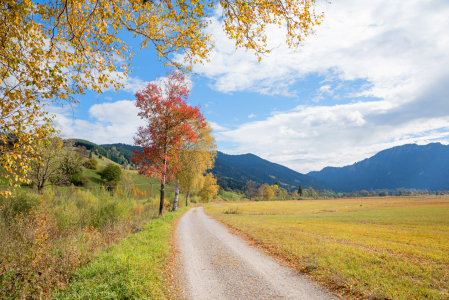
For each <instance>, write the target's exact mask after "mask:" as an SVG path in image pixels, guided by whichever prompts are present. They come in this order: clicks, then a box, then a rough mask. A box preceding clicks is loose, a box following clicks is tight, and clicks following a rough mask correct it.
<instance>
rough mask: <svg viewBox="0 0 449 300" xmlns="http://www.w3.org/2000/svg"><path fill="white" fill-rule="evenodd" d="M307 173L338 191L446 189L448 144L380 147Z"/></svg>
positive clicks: (448, 172) (448, 169)
mask: <svg viewBox="0 0 449 300" xmlns="http://www.w3.org/2000/svg"><path fill="white" fill-rule="evenodd" d="M307 175H310V176H312V177H315V178H317V179H319V180H322V181H325V182H327V183H329V184H331V185H334V186H337V187H338V189H339V190H340V191H347V192H348V191H356V190H376V189H400V188H402V189H423V190H426V189H428V190H432V191H434V190H446V189H449V146H445V145H442V144H440V143H431V144H427V145H422V146H421V145H416V144H407V145H402V146H397V147H393V148H390V149H386V150H383V151H380V152H379V153H377V154H376V155H374V156H372V157H370V158H367V159H364V160H362V161H360V162H357V163H355V164H352V165H350V166H345V167H340V168H336V167H326V168H324V169H322V170H321V171H314V172H309V173H308V174H307Z"/></svg>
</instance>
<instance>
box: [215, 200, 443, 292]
mask: <svg viewBox="0 0 449 300" xmlns="http://www.w3.org/2000/svg"><path fill="white" fill-rule="evenodd" d="M206 212H207V213H209V214H210V215H212V216H214V217H215V218H217V219H219V220H221V221H223V222H224V223H226V224H229V225H230V226H231V227H233V228H235V229H237V230H239V231H241V232H243V233H244V234H246V236H247V237H249V238H250V239H252V240H253V241H256V243H258V244H259V245H261V246H262V247H263V248H264V249H265V250H266V251H269V252H270V253H272V254H274V255H276V256H279V257H282V258H283V260H284V261H286V262H287V263H288V264H290V265H291V266H293V267H294V268H296V269H297V270H298V271H300V272H302V273H307V274H308V275H309V276H311V277H312V278H314V279H315V280H317V281H319V282H321V283H323V284H325V285H327V286H330V287H331V288H333V289H334V290H336V291H338V292H340V293H341V294H343V295H346V296H349V297H352V298H363V299H448V298H449V198H444V197H440V198H430V197H427V198H422V197H421V198H418V197H415V198H403V197H400V198H398V197H396V198H386V197H385V198H371V199H363V200H362V203H360V199H339V200H319V201H310V200H305V201H282V202H279V201H272V202H257V203H255V202H243V203H238V204H236V203H223V204H211V205H208V206H207V207H206Z"/></svg>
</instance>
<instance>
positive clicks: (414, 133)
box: [217, 101, 449, 173]
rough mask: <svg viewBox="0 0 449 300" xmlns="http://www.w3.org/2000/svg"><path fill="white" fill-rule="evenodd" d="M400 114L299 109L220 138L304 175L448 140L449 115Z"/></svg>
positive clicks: (382, 108) (383, 109)
mask: <svg viewBox="0 0 449 300" xmlns="http://www.w3.org/2000/svg"><path fill="white" fill-rule="evenodd" d="M401 109H402V106H397V107H396V108H394V107H392V106H391V104H390V103H389V102H387V101H378V102H358V103H354V104H346V105H336V106H315V107H298V108H297V109H295V110H292V111H288V112H282V113H277V114H275V115H273V116H271V117H269V118H268V119H266V120H264V121H256V122H250V123H246V124H243V125H241V126H239V127H238V128H237V129H235V130H228V131H222V132H219V133H218V134H217V138H218V139H219V140H221V141H227V142H232V143H237V144H238V146H237V147H236V148H234V149H233V150H230V151H229V150H228V151H227V152H229V153H248V152H251V153H254V154H257V155H260V156H261V157H263V158H265V159H268V160H270V161H274V162H277V163H280V164H283V165H286V166H288V167H290V168H293V169H295V170H297V171H299V172H302V173H307V172H308V171H312V170H320V169H321V168H323V167H326V166H329V165H332V166H343V165H348V164H352V163H354V162H356V161H360V160H362V159H364V158H366V157H369V156H372V155H374V154H375V153H377V152H378V151H380V150H383V149H386V148H389V147H393V146H397V145H402V144H406V143H424V142H430V141H442V140H443V141H444V139H447V138H449V132H448V130H449V116H438V115H436V116H435V117H427V118H421V119H411V120H402V121H400V122H396V121H397V120H395V114H396V112H397V110H399V111H400V110H401ZM385 119H387V120H388V119H389V120H390V121H389V122H388V121H387V122H386V121H385Z"/></svg>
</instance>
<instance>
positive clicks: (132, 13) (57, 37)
mask: <svg viewBox="0 0 449 300" xmlns="http://www.w3.org/2000/svg"><path fill="white" fill-rule="evenodd" d="M216 5H220V6H221V8H222V17H223V22H224V26H223V29H224V31H225V33H226V34H227V36H228V37H230V38H232V39H234V40H235V45H236V47H237V48H240V47H243V48H246V49H250V50H253V51H255V53H256V54H257V55H258V56H259V59H260V55H261V54H263V53H266V52H270V50H269V49H268V45H267V41H268V39H267V35H266V28H267V25H269V24H271V25H279V26H284V25H285V28H286V34H287V36H286V41H287V44H288V45H289V46H290V47H296V46H298V43H299V42H301V41H302V40H303V38H304V37H305V36H307V35H308V34H311V33H313V30H312V27H313V26H315V25H318V24H320V22H321V18H322V17H323V16H324V14H316V13H315V0H303V1H296V0H285V1H270V0H249V1H231V0H219V1H215V0H201V1H192V0H190V1H189V0H176V1H168V0H161V1H150V0H126V1H124V0H110V1H99V0H43V1H32V0H5V1H2V4H1V7H2V10H1V12H0V160H1V163H2V166H3V168H4V170H5V171H6V172H7V176H6V178H7V182H8V184H9V185H11V186H17V184H19V183H20V182H23V181H25V180H26V174H27V171H28V169H29V163H30V161H31V160H32V157H33V156H34V154H35V153H36V148H37V144H38V142H39V140H41V139H43V138H45V137H46V136H47V135H49V133H51V132H52V131H53V128H52V126H51V117H48V116H47V115H46V114H45V112H44V111H43V106H44V105H45V104H46V103H60V101H67V102H68V103H76V102H77V101H76V100H75V98H74V95H76V94H84V91H85V90H86V89H91V90H93V91H95V92H98V93H101V92H102V91H103V90H105V89H109V88H113V89H116V90H117V89H119V88H120V87H122V84H121V83H120V82H121V79H122V78H123V77H126V76H127V68H128V66H129V61H130V60H131V58H132V56H133V53H132V51H131V47H130V46H128V45H127V44H126V43H125V42H124V41H123V40H121V39H120V38H119V33H120V32H122V31H128V32H130V33H132V34H134V36H139V37H140V38H141V45H140V46H141V48H144V47H147V46H148V44H150V45H152V46H153V47H154V48H155V49H156V51H157V55H158V56H159V57H161V58H164V59H165V60H166V62H167V64H168V65H172V66H175V67H177V68H180V69H184V70H190V69H191V66H192V65H193V64H196V63H203V62H205V61H208V57H209V53H210V52H211V51H212V49H213V41H212V40H211V36H210V35H208V34H204V28H205V27H206V26H208V25H209V24H210V19H209V18H208V16H210V15H211V14H212V13H213V11H214V9H215V6H216ZM175 53H176V54H181V55H182V57H183V58H184V61H183V62H178V61H174V60H173V59H172V54H175ZM0 193H1V192H0Z"/></svg>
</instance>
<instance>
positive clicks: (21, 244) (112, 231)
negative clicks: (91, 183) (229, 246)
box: [0, 186, 152, 299]
mask: <svg viewBox="0 0 449 300" xmlns="http://www.w3.org/2000/svg"><path fill="white" fill-rule="evenodd" d="M151 211H152V210H151V206H150V205H149V204H148V203H147V201H146V200H145V201H140V203H139V202H138V200H136V199H130V198H124V197H111V196H110V195H109V193H108V192H107V191H106V190H105V189H100V190H92V191H89V190H81V189H78V188H75V187H73V186H72V187H69V188H51V187H49V188H48V189H45V190H44V194H43V195H42V196H39V195H37V194H35V189H34V190H33V189H23V190H20V191H17V192H15V194H14V195H13V197H8V198H1V197H0V241H1V246H0V295H1V296H0V298H1V299H49V298H51V293H52V292H53V291H55V290H57V289H59V288H61V287H64V286H65V285H67V283H68V282H69V280H71V278H74V275H75V272H76V270H77V269H78V268H79V267H80V266H82V265H85V264H87V263H88V262H90V261H91V260H92V259H93V258H94V257H95V256H94V255H95V252H96V251H98V250H99V249H102V248H104V247H105V246H108V245H111V244H114V243H116V242H118V241H120V239H122V238H123V237H125V236H126V235H128V234H129V233H131V232H138V231H140V230H141V228H142V227H143V225H144V224H145V223H146V222H147V221H148V220H149V219H150V218H151V216H152V213H151Z"/></svg>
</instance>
